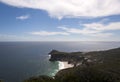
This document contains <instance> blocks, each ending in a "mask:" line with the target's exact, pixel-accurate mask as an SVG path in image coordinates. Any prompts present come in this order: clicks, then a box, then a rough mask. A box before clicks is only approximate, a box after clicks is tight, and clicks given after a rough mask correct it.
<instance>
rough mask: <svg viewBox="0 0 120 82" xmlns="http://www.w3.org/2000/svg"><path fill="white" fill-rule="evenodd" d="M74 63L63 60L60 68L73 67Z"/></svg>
mask: <svg viewBox="0 0 120 82" xmlns="http://www.w3.org/2000/svg"><path fill="white" fill-rule="evenodd" d="M72 67H73V65H72V64H68V62H61V61H59V70H62V69H66V68H72Z"/></svg>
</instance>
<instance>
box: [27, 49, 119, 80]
mask: <svg viewBox="0 0 120 82" xmlns="http://www.w3.org/2000/svg"><path fill="white" fill-rule="evenodd" d="M50 54H51V58H50V61H70V60H74V61H76V60H77V59H75V58H77V57H80V58H82V57H83V58H82V59H80V60H77V61H79V62H81V61H82V64H81V65H77V66H75V67H73V68H68V69H63V70H60V71H59V72H58V73H57V74H56V75H55V77H53V78H52V77H47V76H46V77H44V78H43V76H40V77H37V78H36V79H29V80H25V82H120V48H116V49H111V50H105V51H93V52H86V53H82V52H71V53H67V52H59V51H57V50H52V51H51V52H50ZM78 59H79V58H78ZM90 61H92V63H94V64H91V65H89V64H90V63H91V62H90Z"/></svg>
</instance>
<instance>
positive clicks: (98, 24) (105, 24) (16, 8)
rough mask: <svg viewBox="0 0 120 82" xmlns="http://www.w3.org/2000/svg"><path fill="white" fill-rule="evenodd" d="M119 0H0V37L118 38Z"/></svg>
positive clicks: (86, 39)
mask: <svg viewBox="0 0 120 82" xmlns="http://www.w3.org/2000/svg"><path fill="white" fill-rule="evenodd" d="M119 8H120V0H0V41H120V9H119Z"/></svg>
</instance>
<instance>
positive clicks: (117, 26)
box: [84, 22, 120, 31]
mask: <svg viewBox="0 0 120 82" xmlns="http://www.w3.org/2000/svg"><path fill="white" fill-rule="evenodd" d="M84 27H86V28H85V29H88V30H90V29H91V30H96V31H109V30H120V22H112V23H110V24H107V25H104V24H102V23H91V24H84Z"/></svg>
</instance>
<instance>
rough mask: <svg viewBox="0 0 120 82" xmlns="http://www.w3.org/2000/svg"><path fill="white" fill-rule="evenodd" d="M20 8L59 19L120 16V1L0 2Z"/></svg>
mask: <svg viewBox="0 0 120 82" xmlns="http://www.w3.org/2000/svg"><path fill="white" fill-rule="evenodd" d="M0 2H2V3H5V4H8V5H11V6H15V7H18V8H32V9H40V10H44V11H47V12H48V13H49V15H50V16H51V17H55V18H58V19H61V18H69V17H73V18H76V17H102V16H110V15H118V14H120V11H119V8H120V0H0Z"/></svg>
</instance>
